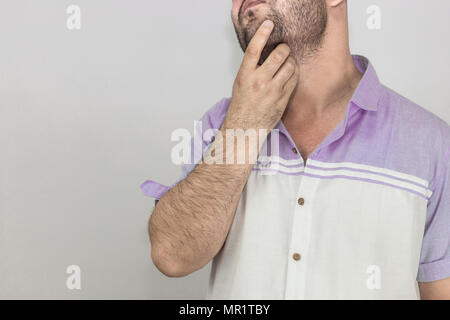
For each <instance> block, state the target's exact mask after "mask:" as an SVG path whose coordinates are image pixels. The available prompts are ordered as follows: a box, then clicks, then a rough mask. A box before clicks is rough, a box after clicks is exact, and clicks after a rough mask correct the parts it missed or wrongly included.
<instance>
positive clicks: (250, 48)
mask: <svg viewBox="0 0 450 320" xmlns="http://www.w3.org/2000/svg"><path fill="white" fill-rule="evenodd" d="M258 52H259V51H258V48H256V47H255V46H253V45H249V46H248V48H247V55H249V56H252V57H253V56H256V55H258Z"/></svg>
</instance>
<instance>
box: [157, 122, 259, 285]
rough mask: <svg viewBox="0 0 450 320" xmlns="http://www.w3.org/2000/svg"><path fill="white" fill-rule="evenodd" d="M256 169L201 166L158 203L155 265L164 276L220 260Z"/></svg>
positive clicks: (243, 166)
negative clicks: (247, 186) (236, 212)
mask: <svg viewBox="0 0 450 320" xmlns="http://www.w3.org/2000/svg"><path fill="white" fill-rule="evenodd" d="M221 132H224V130H223V129H222V130H221ZM217 142H218V141H217V140H216V141H215V142H214V143H217ZM214 143H213V144H214ZM224 149H225V154H227V152H226V148H224ZM235 151H236V149H235ZM228 155H229V152H228ZM225 159H226V158H225ZM252 167H253V165H252V164H251V162H250V163H249V162H246V164H231V165H230V164H206V163H201V164H199V165H198V166H197V167H196V169H195V170H194V171H193V172H192V173H191V174H190V175H189V176H188V177H187V178H186V179H184V180H183V181H181V182H180V183H179V184H177V185H176V186H175V187H174V188H172V189H171V190H170V191H169V192H167V193H166V194H165V195H164V197H163V198H162V199H161V200H160V201H159V202H158V204H157V206H156V208H155V210H154V211H153V214H152V216H151V219H150V223H149V233H150V240H151V244H152V258H153V261H154V262H155V265H156V266H157V267H158V268H159V269H160V270H161V271H162V272H163V273H165V274H166V275H168V276H175V277H176V276H185V275H187V274H190V273H192V272H194V271H196V270H198V269H200V268H202V267H203V266H205V265H206V264H207V263H208V262H209V261H211V260H212V259H213V258H214V256H215V255H217V253H218V252H219V250H220V249H221V247H222V246H223V243H224V241H225V239H226V237H227V234H228V231H229V229H230V227H231V224H232V222H233V218H234V214H235V211H236V207H237V205H238V202H239V199H240V196H241V193H242V191H243V188H244V186H245V184H246V182H247V179H248V176H249V174H250V172H251V170H252Z"/></svg>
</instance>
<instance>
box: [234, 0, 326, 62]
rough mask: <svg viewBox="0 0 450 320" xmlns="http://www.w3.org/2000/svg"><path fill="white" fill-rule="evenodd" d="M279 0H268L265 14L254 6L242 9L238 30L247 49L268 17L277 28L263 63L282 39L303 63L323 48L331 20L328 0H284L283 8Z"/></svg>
mask: <svg viewBox="0 0 450 320" xmlns="http://www.w3.org/2000/svg"><path fill="white" fill-rule="evenodd" d="M278 1H280V0H278ZM276 2H277V1H276V0H267V1H266V3H265V6H266V7H267V8H266V11H265V12H264V14H260V15H259V16H258V15H257V13H258V8H257V7H252V8H250V9H249V10H247V11H246V12H245V14H244V13H243V12H239V16H238V25H236V24H235V25H234V27H235V31H236V34H237V37H238V40H239V43H240V45H241V48H242V50H243V51H244V52H245V51H246V50H247V47H248V45H249V43H250V41H251V39H252V38H253V36H254V35H255V34H256V31H257V30H258V28H259V27H260V26H261V24H262V23H263V22H264V21H265V20H271V21H273V22H274V29H273V31H272V34H271V35H270V37H269V39H268V41H267V44H266V46H265V47H264V49H263V51H262V53H261V59H260V61H259V64H260V65H262V64H263V63H264V61H265V60H266V59H267V58H268V57H269V55H270V54H271V53H272V51H273V50H274V49H275V48H276V47H277V46H278V45H279V44H281V43H286V44H287V45H288V46H289V47H290V49H291V52H292V53H291V55H293V56H294V57H295V58H296V59H297V60H298V62H299V63H302V62H304V61H305V60H306V59H307V58H309V57H311V56H313V55H314V54H315V53H316V52H317V50H319V49H320V47H321V44H322V40H323V38H324V36H325V32H326V29H327V23H328V13H327V5H326V0H284V1H283V5H282V6H281V8H277V7H276V6H275V4H276Z"/></svg>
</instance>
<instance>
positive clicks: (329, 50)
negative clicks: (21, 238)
mask: <svg viewBox="0 0 450 320" xmlns="http://www.w3.org/2000/svg"><path fill="white" fill-rule="evenodd" d="M232 18H233V22H234V25H235V29H236V33H237V35H238V38H239V41H240V44H241V46H242V48H243V49H244V50H245V56H244V59H243V62H242V65H241V68H240V70H239V73H238V75H237V77H236V80H235V83H234V87H233V95H232V98H231V99H225V100H222V101H221V102H219V103H218V104H217V105H216V106H215V107H214V108H213V109H211V110H210V111H209V112H208V113H207V114H206V115H205V116H204V117H203V119H202V126H203V127H202V128H201V130H203V131H205V130H208V129H218V134H217V137H219V139H217V138H216V139H215V140H214V139H212V140H211V141H206V142H204V145H203V150H202V151H204V158H206V157H209V158H211V157H212V158H214V159H218V158H217V156H218V155H219V156H225V157H231V158H232V160H233V161H232V162H228V161H227V162H226V163H225V162H220V161H216V162H212V163H211V161H200V160H199V159H196V160H195V163H194V166H186V167H185V172H184V174H183V177H182V179H181V180H180V181H179V182H178V183H176V184H174V185H172V186H171V187H164V186H162V185H159V184H157V183H155V182H153V181H147V182H145V183H144V184H143V186H142V189H143V191H144V193H145V194H146V195H148V196H153V197H155V198H157V199H159V202H158V203H157V205H156V207H155V209H154V211H153V213H152V216H151V219H150V223H149V233H150V240H151V246H152V248H151V255H152V259H153V261H154V263H155V265H156V266H157V267H158V269H159V270H160V271H161V272H163V273H164V274H166V275H167V276H170V277H182V276H186V275H188V274H190V273H192V272H194V271H196V270H199V269H200V268H202V267H204V266H205V265H207V264H208V263H209V262H210V261H211V260H213V265H212V271H211V278H210V286H209V291H208V298H211V299H416V298H419V297H422V298H423V299H449V298H450V279H449V278H450V250H449V241H450V185H449V183H450V180H449V179H450V168H449V157H450V130H449V126H448V125H447V124H446V123H445V122H444V121H442V120H440V119H439V118H437V117H436V116H434V115H432V114H431V113H429V112H428V111H426V110H424V109H422V108H421V107H419V106H417V105H415V104H414V103H412V102H410V101H408V100H407V99H405V98H403V97H401V96H400V95H398V94H396V93H395V92H393V91H391V90H390V89H388V88H386V87H384V86H383V85H382V84H381V83H380V81H379V80H378V77H377V75H376V73H375V70H374V68H373V66H372V65H371V64H370V63H369V62H368V60H367V59H365V58H363V57H359V56H352V55H351V54H350V50H349V40H348V21H347V1H345V0H265V1H255V0H233V7H232ZM231 129H233V130H243V131H244V132H245V131H248V130H257V131H258V133H259V134H260V137H261V132H262V133H264V132H267V134H266V135H263V136H262V139H261V140H264V141H259V142H258V143H261V142H264V143H261V145H263V146H262V148H261V150H266V151H268V156H267V157H266V156H264V157H262V156H261V154H260V155H259V157H258V154H256V156H255V155H254V154H252V152H251V150H250V149H249V147H248V145H245V146H244V147H242V145H239V144H238V143H237V142H235V140H234V138H233V140H231V141H232V143H231V144H228V142H229V140H230V139H229V138H228V137H227V136H226V133H227V130H231ZM272 129H274V130H272ZM275 133H277V134H275ZM222 137H224V138H222ZM224 139H225V140H227V141H226V142H227V143H225V142H224V141H225V140H224ZM274 142H275V143H274ZM272 145H273V146H276V148H274V149H273V150H272V149H271V148H269V147H268V146H272ZM269 149H270V150H269ZM275 149H278V150H277V151H276V150H275ZM274 150H275V151H274ZM239 153H241V154H242V153H244V155H245V159H246V161H244V162H238V161H234V160H235V156H236V154H239ZM219 158H220V157H219ZM254 160H258V161H256V164H254V162H255V161H254ZM207 162H208V163H207ZM419 289H420V291H419Z"/></svg>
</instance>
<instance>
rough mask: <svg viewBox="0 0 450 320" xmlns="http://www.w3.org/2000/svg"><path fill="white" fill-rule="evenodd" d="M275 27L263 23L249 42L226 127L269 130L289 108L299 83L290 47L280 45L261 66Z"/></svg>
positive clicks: (267, 22) (234, 87) (235, 84)
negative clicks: (262, 57)
mask: <svg viewBox="0 0 450 320" xmlns="http://www.w3.org/2000/svg"><path fill="white" fill-rule="evenodd" d="M273 27H274V25H273V22H272V21H266V22H264V23H263V24H262V25H261V27H260V28H259V29H258V31H257V32H256V34H255V36H254V37H253V38H252V40H251V42H250V43H249V46H248V48H247V50H246V52H245V56H244V59H243V62H242V65H241V68H240V70H239V73H238V75H237V77H236V80H235V83H234V86H233V96H232V99H231V103H230V107H229V110H228V113H227V117H226V119H225V123H224V127H225V128H226V129H243V130H248V129H266V130H267V131H270V130H272V129H273V128H274V127H275V126H276V124H277V123H278V122H279V121H280V119H281V117H282V115H283V113H284V111H285V109H286V106H287V104H288V102H289V99H290V97H291V94H292V92H293V91H294V89H295V87H296V85H297V82H298V76H297V66H296V62H295V59H294V58H292V57H290V56H289V54H290V49H289V47H288V46H287V45H286V44H280V45H279V46H278V47H277V48H276V49H275V50H274V51H273V52H272V53H271V54H270V56H269V57H268V58H267V60H266V61H265V62H264V63H263V65H262V66H258V62H259V60H260V57H261V52H262V51H263V49H264V47H265V45H266V43H267V40H268V39H269V36H270V34H271V33H272V31H273Z"/></svg>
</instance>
